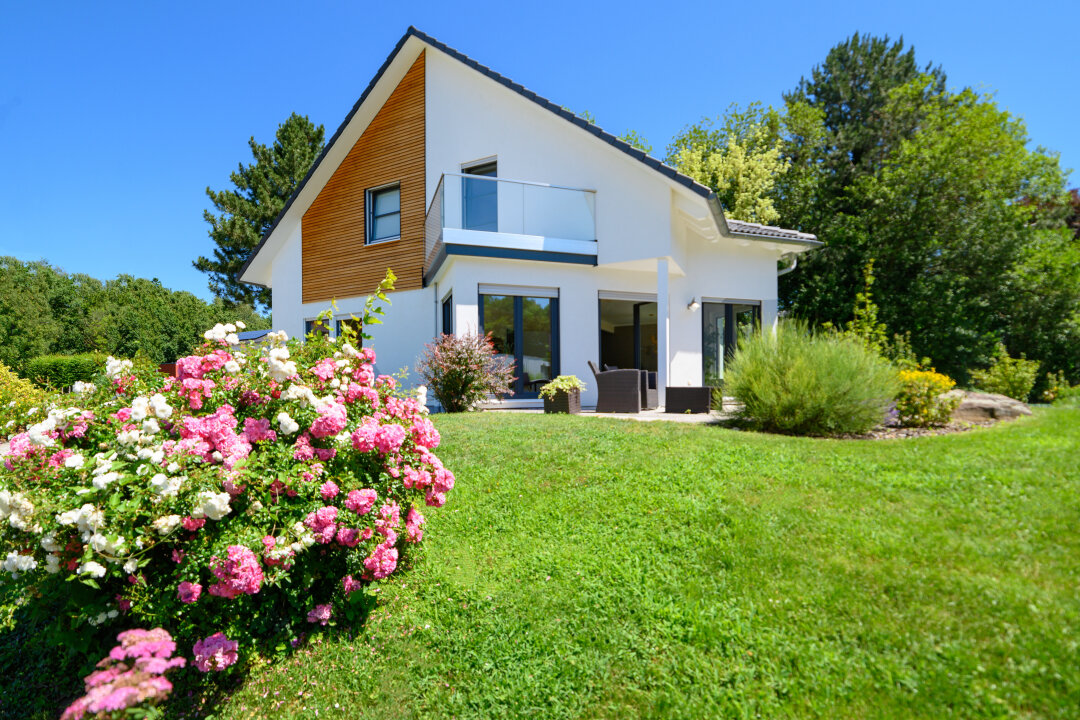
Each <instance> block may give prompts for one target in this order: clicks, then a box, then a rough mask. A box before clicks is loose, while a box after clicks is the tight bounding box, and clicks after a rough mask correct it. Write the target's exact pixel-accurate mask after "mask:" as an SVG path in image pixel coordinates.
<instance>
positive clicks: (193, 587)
mask: <svg viewBox="0 0 1080 720" xmlns="http://www.w3.org/2000/svg"><path fill="white" fill-rule="evenodd" d="M176 594H177V596H178V597H179V598H180V602H182V603H184V604H185V605H190V604H191V603H193V602H195V601H196V600H198V599H199V596H200V595H202V585H200V584H199V583H193V582H188V581H187V580H185V581H184V582H182V583H180V587H179V588H178V589H177V591H176Z"/></svg>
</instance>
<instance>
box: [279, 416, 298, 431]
mask: <svg viewBox="0 0 1080 720" xmlns="http://www.w3.org/2000/svg"><path fill="white" fill-rule="evenodd" d="M277 421H278V428H279V429H280V430H281V434H282V435H292V434H293V433H295V432H296V431H297V430H299V429H300V424H299V423H297V422H296V421H295V420H293V419H292V418H291V417H290V416H289V413H287V412H281V413H278V416H277Z"/></svg>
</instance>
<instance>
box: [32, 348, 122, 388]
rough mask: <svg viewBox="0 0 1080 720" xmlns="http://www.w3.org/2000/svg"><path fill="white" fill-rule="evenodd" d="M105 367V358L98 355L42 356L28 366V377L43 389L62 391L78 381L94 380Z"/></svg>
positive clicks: (34, 359)
mask: <svg viewBox="0 0 1080 720" xmlns="http://www.w3.org/2000/svg"><path fill="white" fill-rule="evenodd" d="M104 365H105V357H104V356H103V355H100V354H97V353H85V354H83V355H41V356H39V357H36V358H33V359H32V360H30V362H28V363H27V364H26V375H27V377H29V378H30V379H31V380H33V381H34V382H35V383H37V384H38V385H40V386H41V387H44V388H52V389H54V390H62V389H64V388H69V387H71V386H72V385H74V384H75V381H76V380H82V381H83V382H89V381H91V380H93V379H94V376H95V375H97V374H98V373H100V372H101V369H102V368H103V367H104Z"/></svg>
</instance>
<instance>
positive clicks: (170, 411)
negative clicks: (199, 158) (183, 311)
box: [0, 301, 454, 672]
mask: <svg viewBox="0 0 1080 720" xmlns="http://www.w3.org/2000/svg"><path fill="white" fill-rule="evenodd" d="M370 305H371V303H370V301H369V309H370ZM235 330H236V328H235V327H234V326H232V325H224V326H222V325H218V326H216V327H215V328H214V329H213V330H211V331H208V332H207V333H206V343H205V344H204V345H203V346H202V347H201V348H199V350H198V351H197V352H196V353H195V354H194V355H191V356H189V357H184V358H180V359H179V360H178V362H177V371H178V374H177V377H175V378H172V377H166V376H164V375H162V374H160V373H155V372H152V371H149V370H147V369H142V370H140V369H139V368H138V367H133V366H132V364H131V362H130V361H126V360H123V361H122V360H115V359H113V358H109V359H108V361H107V364H106V368H105V371H104V372H103V373H102V374H101V375H99V376H98V377H97V378H96V379H95V381H94V383H93V384H86V385H83V384H80V385H79V386H78V387H77V389H78V392H77V393H73V394H71V395H67V396H63V397H62V398H61V399H60V400H59V401H58V402H57V403H56V404H55V405H53V406H52V407H50V408H48V409H47V410H43V412H42V414H41V417H40V421H39V422H37V423H36V424H34V425H31V426H30V427H29V428H27V430H26V432H24V433H20V434H19V435H17V436H15V437H14V438H13V439H12V441H11V448H10V452H9V453H8V454H7V455H6V457H4V458H3V463H4V468H3V470H0V565H2V570H3V573H2V574H0V602H3V603H15V602H20V603H22V602H25V599H26V598H33V602H32V603H30V614H29V621H32V622H40V623H41V625H42V626H47V627H48V632H49V633H50V639H51V640H52V641H53V642H55V643H57V644H58V645H62V646H64V647H65V648H68V649H78V650H81V651H83V652H84V653H85V652H87V651H88V650H90V649H92V648H93V647H94V646H95V644H96V643H100V642H102V641H103V640H104V639H106V638H111V637H113V636H114V635H115V633H116V629H118V628H131V627H152V628H164V629H166V630H167V631H168V632H170V633H171V634H172V636H173V637H174V638H176V641H177V643H178V644H179V646H180V648H181V651H182V653H183V654H185V655H188V657H191V658H192V664H193V665H194V666H195V667H197V668H198V669H199V670H202V671H205V672H212V671H218V670H222V669H225V668H226V667H228V666H229V665H231V664H232V663H234V662H236V661H237V656H238V655H239V656H240V657H241V658H242V657H243V656H244V654H245V653H246V652H248V651H250V650H251V649H252V646H253V645H254V644H256V643H259V642H262V643H263V644H264V646H265V647H270V648H273V647H275V646H278V647H285V644H286V643H287V642H288V641H290V640H291V639H294V638H297V637H298V636H301V635H302V634H303V633H304V632H305V631H307V630H310V629H312V628H313V627H322V626H324V625H327V624H331V625H333V624H336V623H339V622H344V623H352V622H357V621H359V620H361V619H362V618H363V616H364V608H365V607H366V606H367V605H368V604H369V603H368V602H367V601H365V599H364V598H365V597H367V598H368V599H369V600H370V598H371V597H372V596H371V595H370V593H372V592H374V589H373V588H372V587H371V586H372V585H373V584H377V583H379V582H381V581H383V580H384V579H385V578H387V577H388V576H390V575H392V574H393V573H394V572H396V571H397V570H398V569H399V567H400V564H401V561H402V556H401V553H402V552H403V551H404V548H405V546H407V545H410V544H413V543H419V542H420V541H421V539H422V538H423V536H424V530H423V526H424V515H423V514H422V512H423V510H424V509H425V508H426V507H439V506H441V505H443V503H445V502H446V497H447V493H448V492H450V490H451V489H452V488H453V487H454V475H453V473H452V472H451V471H450V470H449V469H447V468H445V467H443V465H442V463H441V462H440V460H439V458H438V457H437V456H436V455H435V453H434V450H435V448H436V447H437V446H438V444H439V433H438V432H437V431H436V430H435V428H434V426H433V425H432V423H431V421H430V420H429V419H428V416H427V414H426V409H425V408H424V406H423V404H422V403H421V402H420V401H419V400H418V399H417V398H416V397H414V396H412V395H411V394H409V393H405V392H403V391H402V390H401V388H399V387H398V384H397V382H396V381H395V379H394V378H392V377H389V376H385V375H378V376H377V375H376V374H375V369H374V362H375V352H374V350H372V349H371V348H363V349H357V347H356V345H357V344H358V343H356V341H355V337H354V336H352V333H351V331H346V332H345V333H344V336H343V337H342V338H341V339H339V340H336V341H331V340H329V339H327V338H320V337H313V338H310V339H309V340H308V342H306V343H304V344H301V343H300V342H298V341H296V340H289V339H288V338H286V336H285V334H284V333H271V335H269V336H268V342H267V343H266V345H265V346H262V347H259V348H239V347H238V346H237V338H236V336H235V334H234V333H235Z"/></svg>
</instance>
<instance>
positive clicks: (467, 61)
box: [237, 25, 822, 277]
mask: <svg viewBox="0 0 1080 720" xmlns="http://www.w3.org/2000/svg"><path fill="white" fill-rule="evenodd" d="M413 37H415V38H416V39H417V40H420V41H421V42H423V43H425V44H426V45H429V46H430V47H432V48H435V49H436V50H439V51H441V52H443V53H445V54H447V55H449V56H450V57H452V58H454V59H455V60H458V61H459V62H461V63H463V64H464V65H466V66H468V67H470V68H472V69H473V70H476V71H477V72H479V73H481V74H482V75H486V76H487V77H489V78H490V79H492V80H494V81H495V82H497V83H499V84H500V85H503V86H504V87H506V88H509V89H510V90H513V91H514V92H516V93H517V94H519V95H521V96H522V97H524V98H526V99H528V100H531V101H533V102H534V103H536V104H537V105H540V106H541V107H543V108H545V109H547V110H550V111H551V112H553V113H555V114H556V115H558V116H560V117H562V118H563V119H564V120H567V121H569V122H571V123H573V124H574V125H577V126H578V127H579V128H581V129H582V130H585V131H586V132H588V133H591V134H592V135H595V136H596V137H597V138H599V139H601V140H603V141H604V142H606V143H608V144H609V145H611V146H612V147H614V148H616V149H618V150H620V151H622V152H624V153H626V154H627V155H629V156H630V157H632V158H634V159H635V160H638V161H640V162H642V163H644V164H645V165H647V166H648V167H650V168H652V169H653V170H655V171H657V172H659V173H661V174H662V175H665V176H666V177H668V178H669V179H670V180H673V181H674V182H676V183H678V184H679V185H682V186H683V187H685V188H687V189H688V190H690V191H691V192H693V193H695V194H697V195H700V196H701V197H703V198H705V199H706V200H707V201H708V203H709V206H710V210H711V211H712V214H713V217H714V218H715V219H716V221H717V224H718V225H719V226H720V228H721V230H722V231H723V232H724V233H725V234H734V235H740V236H745V237H750V238H757V239H767V240H773V241H779V242H781V243H784V242H789V243H793V244H796V245H803V246H815V247H816V246H818V245H821V244H822V243H821V242H820V241H819V240H818V239H817V237H816V236H814V235H811V234H809V233H802V232H798V231H796V230H786V229H783V228H778V227H771V226H765V225H758V224H757V223H745V222H741V221H737V220H728V219H727V218H726V217H725V216H724V211H723V208H722V207H721V206H720V201H719V200H718V199H717V197H716V193H714V192H713V191H712V190H711V189H709V188H708V187H706V186H705V185H702V184H701V183H699V182H697V181H696V180H694V179H693V178H691V177H689V176H687V175H684V174H682V173H680V172H679V171H678V170H676V169H675V168H673V167H671V166H670V165H667V164H665V163H663V162H661V161H659V160H657V159H656V158H654V157H652V156H651V155H648V154H647V153H645V152H643V151H641V150H639V149H638V148H636V147H634V146H633V145H631V144H630V143H628V142H626V141H625V140H620V139H619V138H617V137H615V136H614V135H612V134H611V133H608V132H605V131H604V130H601V129H600V128H599V127H597V126H596V125H595V124H593V123H590V122H589V121H587V120H585V119H584V118H581V117H579V116H577V115H575V114H574V113H572V112H570V111H569V110H567V109H566V108H564V107H562V106H561V105H556V104H555V103H553V102H551V101H550V100H548V99H547V98H545V97H542V96H540V95H537V94H536V93H534V92H533V91H532V90H529V89H528V88H526V87H524V86H523V85H520V84H518V83H516V82H514V81H513V80H511V79H510V78H508V77H505V76H503V75H500V74H499V73H497V72H495V71H494V70H492V69H491V68H489V67H488V66H486V65H481V64H480V63H478V62H477V61H476V60H473V59H472V58H471V57H469V56H468V55H465V54H464V53H462V52H459V51H458V50H455V49H454V48H452V47H450V46H449V45H446V44H445V43H443V42H440V41H439V40H436V39H435V38H433V37H431V36H430V35H428V34H427V33H425V32H422V31H420V30H418V29H416V28H415V27H414V26H412V25H410V26H409V29H408V30H406V31H405V34H404V35H402V36H401V39H400V40H398V42H397V44H396V45H395V46H394V49H393V50H392V51H391V52H390V55H388V56H387V58H386V60H385V61H384V62H383V64H382V66H381V67H380V68H379V71H378V72H377V73H375V77H373V78H372V79H371V82H369V83H368V86H367V88H365V89H364V92H363V94H362V95H361V96H360V99H359V100H357V101H356V104H354V105H353V107H352V110H350V111H349V114H348V115H346V116H345V120H344V121H342V123H341V125H340V126H339V127H338V129H337V131H336V132H335V133H334V134H333V136H332V137H331V138H330V141H329V142H327V143H326V147H324V148H323V151H322V153H320V155H319V157H318V158H316V160H315V162H314V163H312V165H311V169H310V170H308V173H307V175H305V176H304V179H303V180H302V181H301V182H300V184H299V185H297V186H296V190H294V191H293V194H292V195H291V196H290V197H289V199H288V201H286V203H285V207H283V208H282V209H281V212H280V213H278V216H277V218H275V219H274V223H273V224H272V225H271V226H270V229H268V230H267V231H266V233H265V234H264V235H263V236H262V238H261V239H260V240H259V244H258V245H256V246H255V249H254V250H253V251H252V253H251V255H249V256H248V259H247V260H246V261H245V262H244V264H243V266H242V267H241V268H240V272H239V273H237V276H238V277H239V276H242V275H243V274H244V272H245V271H246V270H247V269H248V266H249V265H250V264H251V261H252V260H253V259H254V258H255V256H256V255H258V254H259V251H260V250H261V249H262V248H263V245H265V244H266V241H267V239H268V238H269V237H270V236H271V235H272V234H273V232H274V230H275V229H276V228H277V226H278V224H279V223H280V222H281V220H282V218H284V217H285V215H286V213H288V212H289V208H290V207H292V204H293V202H294V201H295V200H296V198H297V196H299V195H300V192H301V191H302V190H303V189H304V187H305V186H306V185H307V183H308V181H309V180H310V179H311V177H312V176H313V175H314V174H315V172H316V170H318V168H319V165H320V164H321V163H322V162H323V160H324V159H325V158H326V155H327V153H328V152H329V151H330V149H331V148H332V147H333V146H334V143H335V142H337V140H338V138H339V137H340V136H341V134H342V133H343V132H344V131H345V128H346V127H347V126H348V125H349V122H350V121H351V120H352V119H353V116H354V115H356V113H357V111H358V110H359V109H360V107H361V106H362V105H363V104H364V101H365V100H366V99H367V97H368V95H370V94H371V91H372V90H373V89H374V88H375V86H376V85H377V84H378V82H379V80H380V79H381V78H382V76H383V73H385V72H386V69H387V68H388V67H389V66H390V64H391V63H392V62H393V61H394V58H395V57H397V54H398V53H399V52H400V51H401V48H402V47H403V46H404V45H405V43H406V42H407V41H408V40H409V38H413Z"/></svg>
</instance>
